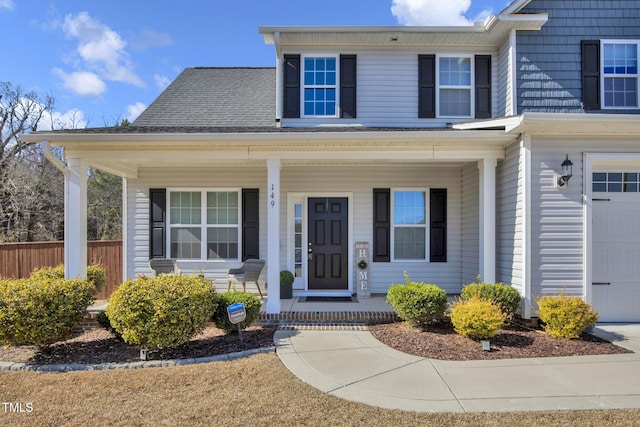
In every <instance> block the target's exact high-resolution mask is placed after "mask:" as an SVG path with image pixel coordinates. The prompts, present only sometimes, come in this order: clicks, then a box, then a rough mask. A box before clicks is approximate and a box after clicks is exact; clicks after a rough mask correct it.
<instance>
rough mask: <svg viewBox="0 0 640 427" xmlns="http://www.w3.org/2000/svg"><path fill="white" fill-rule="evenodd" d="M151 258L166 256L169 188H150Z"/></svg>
mask: <svg viewBox="0 0 640 427" xmlns="http://www.w3.org/2000/svg"><path fill="white" fill-rule="evenodd" d="M149 200H150V205H149V227H150V229H149V258H166V257H167V256H166V255H167V253H166V244H165V242H166V210H167V190H166V189H165V188H152V189H150V190H149Z"/></svg>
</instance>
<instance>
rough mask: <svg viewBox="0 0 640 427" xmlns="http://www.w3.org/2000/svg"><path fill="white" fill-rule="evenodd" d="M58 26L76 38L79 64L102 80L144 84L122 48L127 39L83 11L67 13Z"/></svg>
mask: <svg viewBox="0 0 640 427" xmlns="http://www.w3.org/2000/svg"><path fill="white" fill-rule="evenodd" d="M62 29H63V31H64V32H65V34H66V35H67V37H71V38H76V39H78V47H77V53H78V54H79V55H80V58H81V59H82V61H83V63H82V65H84V66H86V67H87V68H89V69H90V70H91V71H93V72H94V73H95V74H97V75H99V76H100V77H101V78H102V79H105V80H112V81H117V82H124V83H129V84H132V85H135V86H144V82H143V81H142V79H140V77H138V76H137V75H136V73H135V72H134V70H133V65H132V64H131V60H130V58H129V54H128V53H127V51H126V50H125V48H126V46H127V42H126V41H125V40H123V39H122V37H120V35H119V34H118V33H117V32H115V31H114V30H112V29H111V28H109V27H108V26H107V25H105V24H103V23H102V22H100V21H98V20H96V19H93V18H92V17H91V16H89V14H88V13H87V12H80V13H79V14H77V15H67V16H66V17H65V19H64V23H63V24H62Z"/></svg>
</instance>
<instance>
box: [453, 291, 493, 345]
mask: <svg viewBox="0 0 640 427" xmlns="http://www.w3.org/2000/svg"><path fill="white" fill-rule="evenodd" d="M449 317H450V318H451V324H452V325H453V329H454V330H455V331H456V332H457V333H459V334H460V335H462V336H465V337H467V338H471V339H476V340H486V339H489V338H493V337H494V336H495V334H496V332H498V331H499V330H500V328H501V327H502V325H503V324H504V321H505V319H506V315H505V314H504V313H503V312H502V310H501V309H500V307H498V306H497V305H496V304H495V303H493V302H491V301H489V300H487V299H483V298H479V297H471V298H469V299H467V300H463V299H460V300H458V301H456V302H454V303H453V304H451V311H450V313H449Z"/></svg>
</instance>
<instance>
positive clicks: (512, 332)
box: [369, 320, 632, 360]
mask: <svg viewBox="0 0 640 427" xmlns="http://www.w3.org/2000/svg"><path fill="white" fill-rule="evenodd" d="M369 330H370V332H371V334H373V336H374V337H375V338H376V339H378V340H379V341H381V342H382V343H384V344H386V345H388V346H390V347H393V348H395V349H396V350H399V351H402V352H404V353H408V354H413V355H415V356H421V357H427V358H430V359H440V360H489V359H516V358H528V357H556V356H585V355H595V354H620V353H632V351H630V350H627V349H625V348H622V347H618V346H616V345H614V344H612V343H610V342H609V341H605V340H603V339H600V338H598V337H596V336H593V335H590V334H588V333H583V334H582V336H581V337H580V338H579V339H571V340H570V339H556V338H552V337H551V336H549V335H547V334H545V333H544V332H543V331H540V330H532V329H528V328H524V327H522V326H519V325H515V324H510V325H508V326H506V327H504V328H503V329H502V330H500V331H498V333H497V334H496V336H495V337H493V338H491V340H490V341H491V351H483V350H482V346H481V344H480V342H479V341H474V340H471V339H469V338H465V337H463V336H462V335H458V334H457V333H456V332H455V331H454V330H453V326H452V325H451V322H450V321H446V320H444V321H440V322H437V323H434V324H432V325H429V326H428V327H427V328H425V329H424V330H420V329H416V328H412V327H410V326H408V325H407V324H405V323H401V322H397V323H386V324H377V325H371V326H370V327H369Z"/></svg>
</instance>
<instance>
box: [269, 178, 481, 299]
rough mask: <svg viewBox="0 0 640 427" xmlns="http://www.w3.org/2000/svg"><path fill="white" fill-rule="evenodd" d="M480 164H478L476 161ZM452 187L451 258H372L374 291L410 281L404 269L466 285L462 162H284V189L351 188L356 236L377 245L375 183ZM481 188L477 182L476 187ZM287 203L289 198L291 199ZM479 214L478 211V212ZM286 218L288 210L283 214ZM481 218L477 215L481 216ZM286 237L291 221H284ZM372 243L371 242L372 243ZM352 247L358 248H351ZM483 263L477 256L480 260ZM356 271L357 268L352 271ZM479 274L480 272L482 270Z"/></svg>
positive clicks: (454, 288) (441, 282) (445, 283)
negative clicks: (291, 164) (463, 278)
mask: <svg viewBox="0 0 640 427" xmlns="http://www.w3.org/2000/svg"><path fill="white" fill-rule="evenodd" d="M476 168H477V166H476ZM426 187H431V188H447V215H448V216H447V220H448V222H447V245H448V247H447V262H446V263H429V262H427V261H424V262H416V261H413V260H412V261H394V262H371V263H370V264H369V267H370V277H371V292H372V293H386V292H387V290H388V289H389V286H391V284H393V283H404V277H403V272H404V271H406V272H407V273H408V274H409V277H410V278H411V279H412V280H417V281H425V282H429V283H434V284H437V285H438V286H440V287H442V288H443V289H445V290H446V291H447V292H450V293H458V292H460V288H461V283H462V282H461V271H462V266H461V262H462V261H461V251H462V245H461V239H462V233H461V228H460V223H461V221H462V216H461V208H462V194H461V186H460V168H458V167H450V168H449V167H435V168H434V167H429V166H427V165H424V166H382V167H365V166H354V167H324V166H315V167H314V166H300V167H283V168H282V174H281V194H282V197H286V194H287V193H296V194H298V193H305V194H308V195H309V196H310V197H313V194H314V193H318V194H322V193H331V192H348V193H350V194H352V204H351V205H350V206H349V209H350V210H351V209H352V210H353V230H352V232H353V241H354V242H369V245H373V237H372V234H373V188H426ZM474 191H475V192H476V193H477V183H476V187H475V190H474ZM285 205H286V203H285ZM476 215H477V212H476ZM285 219H286V213H285V211H284V210H283V212H282V215H281V220H283V221H284V220H285ZM476 222H477V219H476ZM283 228H284V229H283V231H282V232H283V238H282V241H286V236H285V235H284V233H285V231H286V227H283ZM370 247H371V246H370ZM351 251H352V249H351ZM280 256H281V259H282V262H285V261H284V260H286V256H287V248H286V245H281V252H280ZM475 262H476V263H477V259H476V261H475ZM350 274H353V272H350ZM476 274H477V272H476Z"/></svg>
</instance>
